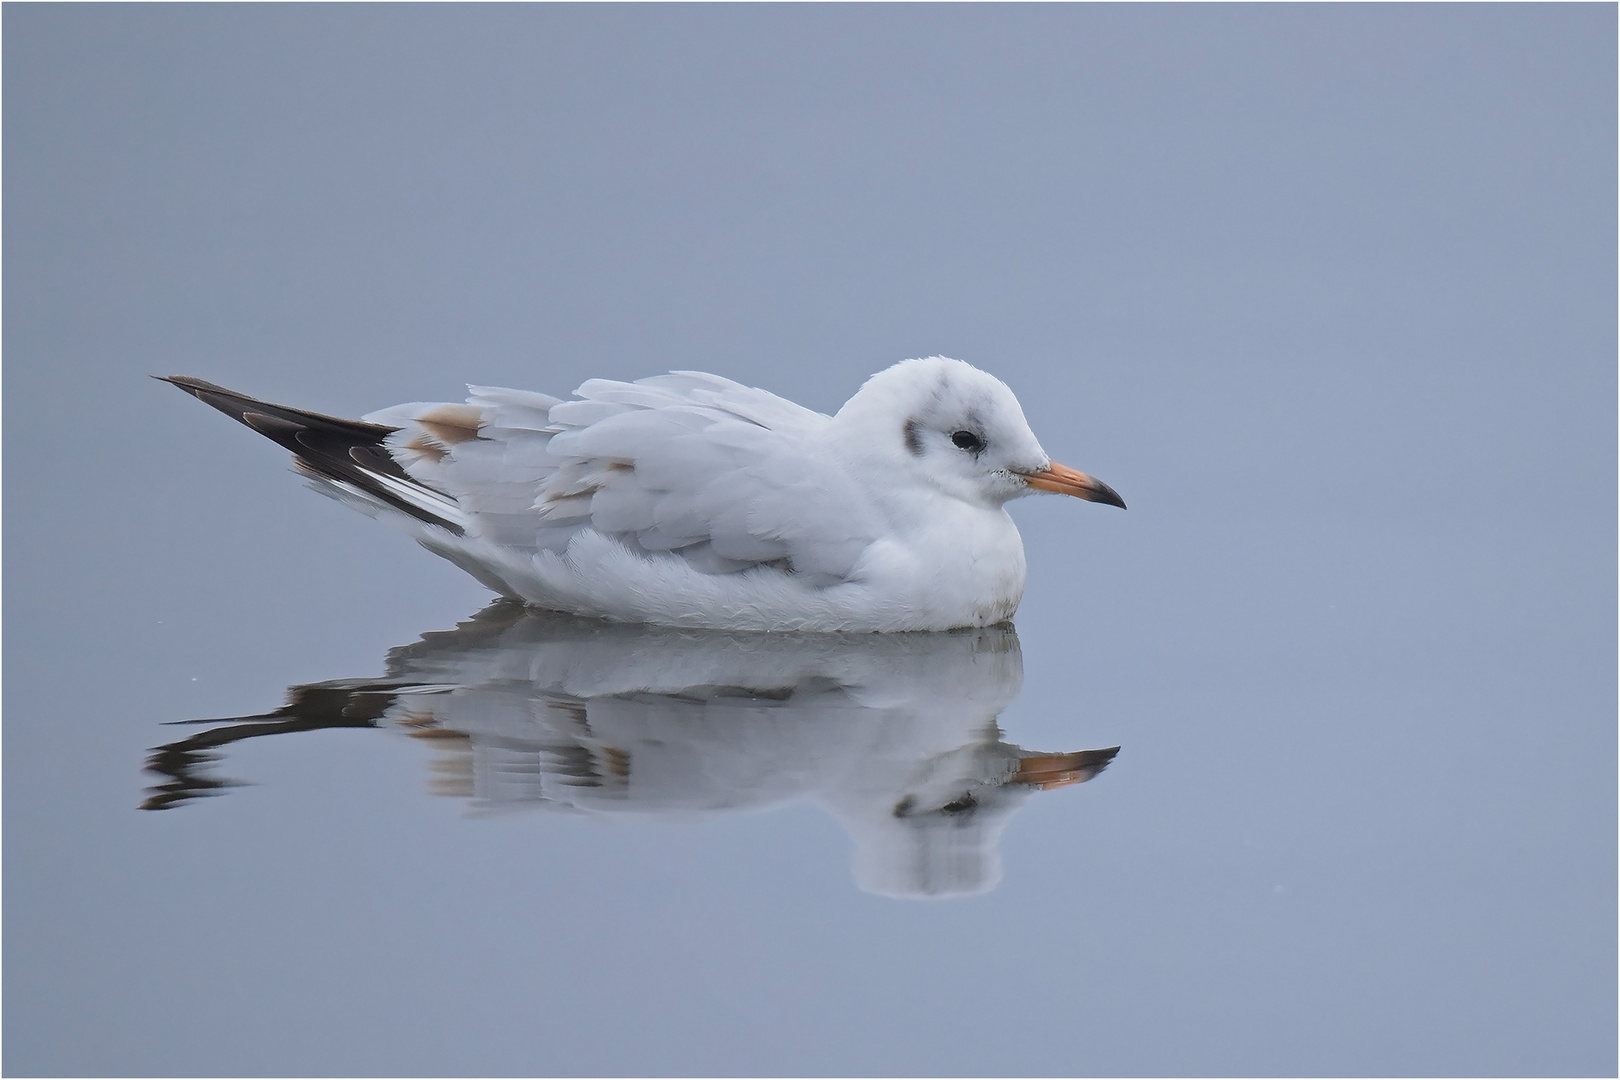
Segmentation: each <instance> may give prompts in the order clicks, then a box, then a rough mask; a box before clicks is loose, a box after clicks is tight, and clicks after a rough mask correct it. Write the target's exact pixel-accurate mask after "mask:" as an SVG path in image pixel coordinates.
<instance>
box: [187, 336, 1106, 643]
mask: <svg viewBox="0 0 1620 1080" xmlns="http://www.w3.org/2000/svg"><path fill="white" fill-rule="evenodd" d="M160 378H163V377H160ZM163 381H165V382H169V383H172V384H173V385H175V386H178V387H179V388H180V389H182V390H184V391H186V392H187V393H189V394H192V395H193V396H195V397H196V398H198V399H199V400H201V401H203V402H205V403H207V404H209V405H212V406H213V407H214V408H216V409H218V410H219V411H221V412H223V413H225V414H226V415H228V416H231V417H233V418H234V419H236V420H238V421H240V422H241V423H243V424H246V425H247V426H248V427H250V428H253V429H254V430H255V431H258V432H259V433H261V434H263V435H265V436H268V437H269V438H270V439H272V440H273V441H275V442H277V443H279V444H280V445H281V446H283V447H285V448H287V449H288V450H291V451H292V452H293V454H294V455H295V456H294V459H293V462H294V466H295V468H296V469H297V470H298V471H299V472H300V473H302V474H303V475H304V476H305V477H307V478H308V479H309V480H310V481H311V486H313V487H314V488H315V489H316V490H318V491H320V492H321V493H323V494H326V495H329V496H331V497H333V498H335V499H338V500H339V501H341V502H343V503H345V504H347V505H349V506H351V507H353V508H355V509H357V510H360V511H362V512H364V513H366V514H369V515H371V516H373V517H375V518H378V519H379V520H382V521H384V522H386V523H388V524H390V525H393V526H394V527H396V528H398V529H401V530H402V531H404V532H405V533H406V534H407V535H409V536H411V537H412V538H414V539H415V540H416V541H417V542H418V543H420V544H421V545H422V546H423V547H426V548H427V549H428V550H429V551H432V552H434V553H435V554H438V555H441V556H443V557H444V558H446V559H449V560H450V561H451V562H453V563H455V564H456V565H457V566H459V567H461V568H462V569H463V570H465V571H467V572H468V573H470V574H471V575H472V576H473V577H475V578H477V579H478V580H479V581H480V582H482V583H483V584H484V585H486V586H487V587H489V588H490V589H493V590H494V591H495V592H497V593H500V594H501V595H503V596H507V597H511V598H513V599H516V600H520V601H522V602H523V603H525V604H527V605H529V606H531V607H536V608H542V609H549V610H554V611H563V612H568V613H571V614H574V615H584V616H591V617H596V618H605V619H610V620H614V621H618V622H631V623H652V624H656V625H663V626H679V627H698V628H708V629H720V630H767V631H772V630H810V631H909V630H950V629H957V628H961V627H983V626H992V625H995V624H997V623H1002V622H1006V621H1008V620H1010V619H1011V618H1012V616H1013V613H1014V612H1015V611H1017V609H1018V603H1019V601H1020V600H1021V599H1022V598H1023V593H1024V579H1025V562H1024V545H1023V540H1022V538H1021V537H1020V536H1019V535H1018V529H1017V527H1016V526H1015V525H1014V524H1013V521H1012V518H1011V517H1010V516H1009V515H1008V513H1007V511H1006V506H1005V504H1006V503H1007V502H1008V501H1010V500H1012V499H1015V498H1018V497H1019V496H1022V495H1028V494H1031V493H1033V492H1037V491H1043V492H1056V493H1059V494H1063V495H1073V496H1076V497H1078V498H1081V499H1086V500H1088V501H1090V502H1099V503H1106V504H1108V505H1111V506H1118V507H1120V508H1122V509H1123V508H1124V506H1125V501H1124V500H1123V499H1121V498H1120V497H1119V495H1118V494H1117V493H1116V492H1115V491H1114V489H1113V488H1111V487H1109V486H1108V485H1107V484H1105V483H1103V482H1102V481H1100V480H1096V479H1094V478H1092V477H1090V476H1088V475H1086V474H1085V473H1083V472H1079V471H1078V470H1075V469H1071V468H1069V467H1067V466H1065V465H1059V464H1058V463H1056V462H1054V461H1053V460H1052V459H1051V458H1050V457H1049V456H1048V455H1047V453H1046V451H1045V450H1043V449H1041V444H1040V442H1039V441H1037V440H1036V438H1035V435H1034V433H1033V432H1031V431H1030V429H1029V424H1028V422H1027V421H1026V420H1025V419H1024V411H1023V409H1022V408H1021V407H1020V406H1019V404H1018V399H1017V398H1016V397H1015V396H1013V392H1012V391H1011V390H1009V389H1008V388H1007V386H1006V384H1005V383H1003V382H1001V380H999V379H997V378H995V377H994V376H992V375H989V374H987V373H985V372H983V371H980V370H979V369H977V368H975V367H973V366H972V365H970V364H967V363H965V362H963V361H961V360H952V359H949V358H947V357H943V356H933V357H927V358H924V359H916V360H904V361H901V362H900V363H898V364H895V365H894V366H893V367H890V368H888V369H887V370H884V371H881V372H879V373H877V374H876V375H873V376H872V377H871V378H870V379H868V380H867V381H866V383H865V384H864V385H863V386H862V387H861V388H860V390H859V391H858V392H857V393H856V394H855V396H854V397H852V398H850V399H849V401H848V402H846V403H845V404H844V406H843V408H841V409H839V410H838V412H837V414H836V415H833V416H828V415H826V414H824V413H818V412H814V411H812V410H810V409H806V408H804V407H803V406H801V405H796V404H794V403H793V402H791V401H787V400H786V399H784V398H780V397H777V396H776V395H775V394H771V393H768V392H767V391H764V390H759V389H755V388H752V387H748V386H744V385H742V384H740V383H736V382H732V381H731V380H730V379H725V378H721V377H720V376H717V375H709V374H705V373H703V372H697V371H675V372H671V373H670V374H668V375H658V376H654V377H652V378H647V379H639V380H637V381H635V382H616V381H612V380H607V379H591V380H589V381H587V382H585V383H584V384H583V385H582V386H580V388H579V389H578V390H576V391H574V397H573V398H572V399H569V400H564V399H561V398H556V397H552V396H551V395H549V394H541V393H536V392H533V391H528V390H508V389H502V388H499V387H490V386H469V387H468V388H467V389H468V392H469V397H468V398H467V400H466V402H465V403H463V404H454V403H445V402H436V403H425V402H416V403H412V404H406V405H396V406H394V407H392V408H388V409H382V410H380V411H378V412H373V413H369V414H367V415H366V416H365V417H363V418H362V419H360V420H344V419H340V418H337V417H333V416H325V415H322V414H320V413H314V412H307V411H304V410H301V409H292V408H287V407H285V406H281V405H273V404H270V403H269V402H265V401H259V400H257V399H255V398H251V397H248V396H246V395H244V394H239V393H236V392H235V391H232V390H227V389H225V388H224V387H222V386H216V385H214V384H213V383H210V382H205V381H203V380H201V379H195V378H191V377H188V376H183V375H172V376H168V377H166V378H163Z"/></svg>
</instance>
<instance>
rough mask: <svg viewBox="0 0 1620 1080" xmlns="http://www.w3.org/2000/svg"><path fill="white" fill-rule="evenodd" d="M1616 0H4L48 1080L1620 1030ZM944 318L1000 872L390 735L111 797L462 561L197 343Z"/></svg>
mask: <svg viewBox="0 0 1620 1080" xmlns="http://www.w3.org/2000/svg"><path fill="white" fill-rule="evenodd" d="M1615 30H1616V13H1615V8H1614V7H1613V6H1612V5H1583V6H1554V5H1545V6H1508V5H1499V6H1496V5H1493V6H1483V7H1479V6H1460V5H1446V6H1433V7H1431V6H1423V7H1390V6H1383V5H1377V6H1355V7H1338V6H1310V7H1282V6H1269V5H1268V6H1263V7H1227V6H1216V7H1181V6H1177V7H1146V6H1123V7H1100V8H1092V7H1059V6H1044V7H1012V8H1009V7H947V8H940V7H909V6H908V7H835V8H834V7H829V8H799V7H792V8H777V7H772V8H757V7H698V8H692V7H653V8H644V7H589V8H574V7H551V6H544V7H515V6H514V7H470V8H469V7H455V8H439V7H416V6H411V7H388V6H367V7H245V6H232V7H206V6H182V7H159V6H134V7H99V6H62V7H58V6H31V5H16V4H11V5H7V6H6V8H5V11H4V139H5V142H4V151H5V166H6V168H5V186H4V199H5V204H4V225H5V229H4V257H5V312H4V314H5V320H4V348H5V399H4V400H5V414H4V417H5V443H4V448H5V451H6V453H5V474H4V480H5V485H6V495H7V500H6V509H7V511H8V513H7V516H6V524H7V529H6V550H5V569H6V580H5V584H6V586H7V588H6V592H5V616H6V623H5V625H6V630H7V635H6V661H7V663H6V669H5V670H6V674H7V676H9V678H7V680H6V683H5V699H4V704H5V706H6V713H5V718H6V725H5V757H4V761H5V766H4V768H5V772H4V780H5V795H4V798H5V855H6V859H5V901H6V903H5V932H6V933H5V946H6V948H5V988H6V1000H5V1061H4V1066H5V1069H6V1071H7V1072H9V1073H14V1074H22V1073H73V1072H92V1073H100V1072H105V1073H182V1074H185V1073H217V1072H224V1073H286V1072H291V1073H300V1072H316V1073H346V1072H362V1073H364V1072H386V1073H423V1072H426V1073H475V1074H476V1073H501V1072H541V1073H604V1072H605V1073H626V1072H627V1073H668V1072H674V1073H722V1074H724V1073H736V1072H756V1071H757V1072H767V1073H847V1072H860V1073H872V1072H875V1073H946V1074H954V1073H1101V1074H1118V1073H1262V1074H1264V1073H1301V1072H1303V1073H1332V1074H1338V1073H1349V1074H1356V1073H1374V1074H1377V1073H1444V1074H1450V1073H1463V1074H1519V1073H1531V1074H1566V1073H1592V1074H1612V1073H1613V1072H1614V1071H1615V1068H1616V1055H1615V1035H1616V1030H1615V1013H1616V995H1615V975H1616V970H1615V949H1616V940H1615V874H1616V866H1615V850H1616V835H1615V794H1616V792H1615V754H1616V745H1615V712H1616V693H1615V652H1616V640H1615V588H1616V581H1615V560H1614V552H1615V515H1616V503H1615V490H1616V470H1615V435H1616V428H1615V400H1616V380H1615V347H1616V335H1615V299H1614V298H1615V293H1616V275H1615V259H1614V252H1615V235H1616V221H1615V188H1616V177H1615V159H1616V144H1615V121H1616V116H1615V44H1614V43H1615ZM936 352H939V353H946V354H949V355H954V356H958V357H962V358H964V359H967V360H970V361H972V362H974V363H977V364H979V365H980V366H983V367H985V368H987V369H989V370H991V371H993V372H995V373H997V374H998V375H1000V376H1001V377H1002V378H1004V379H1005V380H1006V381H1007V382H1008V383H1009V384H1010V385H1011V386H1012V387H1013V389H1014V390H1015V391H1017V392H1018V393H1019V394H1020V395H1021V397H1022V400H1023V402H1024V405H1025V408H1026V411H1027V413H1028V415H1029V418H1030V421H1031V425H1032V427H1033V428H1034V429H1035V431H1036V432H1037V434H1039V435H1040V436H1041V438H1042V441H1043V442H1044V444H1045V446H1046V447H1047V449H1048V450H1049V451H1050V452H1051V453H1052V454H1053V455H1054V456H1055V457H1056V458H1058V460H1060V461H1064V462H1066V463H1069V464H1071V465H1074V466H1077V467H1080V468H1083V469H1086V470H1088V471H1090V472H1093V473H1095V474H1096V475H1098V476H1100V477H1102V478H1104V479H1105V480H1107V481H1108V482H1110V483H1111V484H1113V485H1114V486H1115V487H1117V488H1118V489H1119V490H1120V492H1121V493H1122V494H1123V495H1124V496H1125V498H1126V499H1127V501H1128V502H1129V503H1130V505H1131V509H1130V510H1129V511H1128V512H1127V513H1118V512H1116V511H1112V510H1105V509H1103V508H1098V507H1091V506H1085V505H1081V504H1078V503H1075V502H1073V501H1072V500H1059V499H1041V500H1029V501H1027V502H1025V503H1021V504H1019V505H1017V506H1015V507H1014V508H1013V510H1014V514H1015V517H1017V519H1018V521H1019V523H1020V527H1021V528H1022V529H1023V531H1024V534H1025V539H1026V546H1027V549H1028V555H1029V563H1030V579H1031V585H1030V589H1029V592H1028V594H1027V596H1026V599H1025V602H1024V607H1023V609H1022V610H1021V611H1020V613H1019V617H1018V620H1017V625H1018V630H1019V634H1020V636H1021V638H1022V641H1023V648H1024V664H1025V669H1026V681H1025V688H1024V692H1023V695H1022V696H1021V697H1020V698H1019V699H1018V700H1017V701H1016V702H1015V703H1014V704H1013V705H1012V707H1011V708H1010V709H1009V710H1008V711H1007V712H1006V713H1005V714H1004V715H1003V716H1002V723H1003V726H1004V727H1006V728H1007V730H1008V736H1009V738H1011V739H1012V740H1013V741H1015V742H1019V743H1022V744H1023V745H1026V746H1033V747H1038V748H1044V749H1079V748H1081V747H1085V746H1101V745H1110V744H1113V743H1120V744H1123V746H1124V748H1125V749H1124V751H1123V752H1122V753H1121V755H1120V757H1119V759H1118V761H1117V762H1116V763H1115V765H1114V766H1113V767H1112V768H1111V769H1110V770H1109V771H1108V772H1107V773H1106V774H1104V775H1103V776H1102V777H1100V778H1099V779H1097V780H1096V781H1094V782H1092V783H1090V784H1086V785H1084V786H1082V787H1079V788H1073V789H1068V790H1065V791H1060V792H1054V793H1043V794H1042V795H1040V796H1038V797H1036V798H1035V799H1033V800H1032V801H1031V803H1030V804H1029V805H1028V806H1027V807H1026V808H1025V809H1023V810H1022V811H1021V812H1020V813H1019V815H1018V816H1017V818H1016V819H1014V820H1013V821H1012V823H1011V825H1010V826H1009V828H1008V830H1007V833H1006V836H1005V838H1004V840H1003V843H1002V850H1003V853H1004V856H1005V859H1006V864H1007V879H1006V881H1005V883H1004V884H1003V885H1002V886H1001V888H1000V889H999V890H997V891H995V892H993V893H991V894H989V895H987V896H984V897H980V898H976V899H967V900H956V901H942V902H935V903H908V902H900V901H893V900H884V899H880V898H877V897H871V896H867V895H864V894H862V893H860V892H858V891H856V890H855V889H854V888H853V886H852V884H851V882H850V879H849V873H848V866H847V859H848V845H847V841H846V839H845V838H844V837H843V835H842V833H841V831H840V829H839V828H838V826H837V824H836V823H835V822H833V821H832V820H831V819H830V818H828V817H827V816H826V815H825V814H824V813H823V812H821V811H820V810H818V809H816V808H815V807H813V806H810V805H807V804H797V805H794V806H790V807H786V808H782V809H779V810H777V811H775V812H772V813H767V814H756V815H733V816H730V817H726V818H722V819H718V820H715V821H711V822H709V823H706V824H701V825H694V826H687V827H673V826H657V825H636V824H628V823H626V824H620V825H615V826H604V825H602V824H600V823H596V822H591V821H582V820H570V819H563V818H557V817H545V816H538V817H537V816H527V817H523V816H520V817H514V818H499V819H495V820H482V819H478V818H475V817H470V816H468V814H467V813H466V811H465V808H464V807H463V806H461V805H460V804H458V803H457V802H456V801H455V800H451V799H433V798H428V797H427V796H426V795H425V794H424V789H425V776H424V773H425V766H424V755H423V754H422V752H421V747H419V746H417V745H415V744H413V743H410V742H408V741H407V740H404V739H399V738H397V737H392V736H387V735H385V734H383V733H377V732H364V731H361V732H335V733H323V734H312V735H305V736H296V737H290V738H286V739H267V740H260V741H259V743H258V744H250V745H246V746H243V747H242V748H240V750H239V751H237V752H235V753H233V754H232V756H231V758H230V760H229V761H228V762H226V766H227V767H226V768H225V770H224V771H226V772H227V773H229V774H231V775H235V776H246V777H249V778H251V779H253V780H255V781H256V782H257V786H254V787H249V788H243V789H239V790H236V791H233V792H231V793H230V794H228V795H226V796H225V797H224V798H220V799H215V800H209V801H206V802H204V803H201V804H197V805H192V806H188V807H185V808H182V809H179V810H175V811H172V812H168V813H161V814H146V813H141V812H138V811H137V810H136V809H135V806H136V803H137V802H138V800H139V797H140V789H141V786H142V783H143V778H142V776H141V774H140V772H139V766H140V763H141V760H142V757H143V752H144V750H145V749H146V748H147V747H149V746H152V745H154V744H155V743H158V742H162V741H165V740H167V739H169V738H171V737H173V734H174V730H175V729H172V728H171V729H164V728H160V727H159V726H158V724H159V723H160V722H161V721H166V720H171V719H175V718H179V717H186V716H223V715H233V714H238V713H246V712H254V711H259V710H263V709H268V708H271V707H273V706H274V705H275V704H277V703H278V702H279V701H280V699H281V695H282V692H283V690H284V688H285V686H286V685H287V684H289V683H293V682H307V681H311V680H315V679H322V678H331V677H340V676H358V675H370V674H376V673H378V672H379V671H380V670H381V660H382V654H383V652H384V651H385V650H386V649H387V648H388V647H390V646H393V645H397V644H401V643H404V642H407V641H410V640H412V639H413V638H414V637H415V636H416V635H417V634H418V633H420V632H422V631H426V630H433V629H439V628H442V627H447V626H449V625H451V624H452V623H454V622H455V620H457V619H458V618H462V617H464V616H466V615H468V614H470V613H471V612H472V611H474V610H476V609H477V608H478V607H479V606H480V605H481V604H482V603H483V601H484V597H485V594H484V593H483V591H482V589H481V588H480V587H479V586H478V585H477V584H476V583H475V582H473V581H472V580H471V579H469V578H466V577H465V576H464V575H462V574H461V573H460V572H459V571H457V570H455V569H454V568H453V567H451V566H450V565H449V564H446V563H443V562H441V561H439V560H436V559H434V558H432V557H431V556H429V555H428V554H426V553H425V552H422V551H420V550H419V549H417V548H415V547H414V546H413V545H411V544H409V543H408V542H405V541H404V540H402V539H400V538H399V537H397V536H395V535H394V534H391V533H389V532H387V530H384V529H381V528H380V527H379V526H377V525H376V524H375V523H373V522H370V521H367V520H365V519H364V518H362V517H361V516H359V515H356V514H352V513H349V512H348V511H346V510H343V509H342V508H340V507H337V506H335V505H334V504H331V503H329V502H327V501H326V500H323V499H320V498H317V497H315V496H314V495H312V494H310V493H309V492H307V491H305V490H303V489H302V487H301V485H300V484H299V483H298V482H297V481H296V480H295V479H294V478H293V477H291V476H289V475H287V473H286V471H285V455H284V454H283V452H282V451H280V450H278V449H276V448H275V447H273V446H271V445H270V444H269V443H267V442H265V441H264V440H262V439H259V438H257V437H255V436H254V435H253V434H252V433H251V432H248V431H246V430H244V429H240V428H236V427H234V426H233V425H231V424H230V423H229V422H228V421H226V420H225V419H224V418H222V417H220V416H219V415H218V414H215V413H213V412H211V411H210V410H207V409H205V408H203V407H202V406H200V405H199V404H198V403H197V402H195V401H192V400H190V399H188V398H186V397H184V396H183V395H181V394H179V393H177V392H175V391H174V390H173V389H171V388H169V387H166V386H163V385H161V384H158V383H154V382H150V381H148V380H147V379H146V378H145V376H146V375H148V374H152V373H158V374H166V373H169V372H181V373H186V374H194V375H198V376H202V377H204V378H208V379H211V380H214V381H217V382H221V383H224V384H226V385H229V386H232V387H236V388H239V389H242V390H244V391H247V392H249V393H254V394H258V395H261V396H264V397H268V398H270V399H272V400H279V401H285V402H288V403H291V404H296V405H302V406H305V407H309V408H314V409H319V410H322V411H326V412H333V413H339V414H348V415H353V414H357V413H360V412H363V411H366V410H368V409H372V408H376V407H380V406H383V405H387V404H392V403H394V402H397V401H404V400H418V399H430V400H431V399H446V398H455V397H457V396H458V395H459V393H460V391H461V386H460V384H461V383H463V382H466V381H474V382H483V383H495V384H506V385H516V386H525V387H533V388H536V389H545V390H550V391H553V392H563V391H567V390H569V389H571V388H572V387H573V386H575V385H577V383H578V382H580V381H581V380H582V379H584V378H586V377H589V376H598V375H600V376H610V377H620V378H635V377H639V376H642V375H648V374H654V373H657V372H661V371H664V370H667V369H670V368H700V369H705V370H711V371H715V372H719V373H721V374H725V375H728V376H730V377H733V378H736V379H739V380H741V381H744V382H748V383H751V384H754V385H759V386H764V387H766V388H768V389H771V390H773V391H776V392H778V393H781V394H783V395H784V396H787V397H791V398H793V399H795V400H798V401H800V402H803V403H805V404H807V405H811V406H813V407H816V408H820V409H824V410H831V409H834V408H836V407H837V406H838V405H839V404H840V403H841V402H842V401H843V399H844V398H845V397H847V396H848V395H849V394H850V393H851V392H852V391H853V390H854V389H855V387H856V386H857V385H858V384H859V382H860V380H861V379H862V378H864V377H865V376H866V375H867V374H869V373H870V372H872V371H874V370H877V369H879V368H882V367H884V366H887V365H888V364H890V363H892V362H893V361H895V360H898V359H901V358H904V357H907V356H917V355H926V354H930V353H936Z"/></svg>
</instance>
